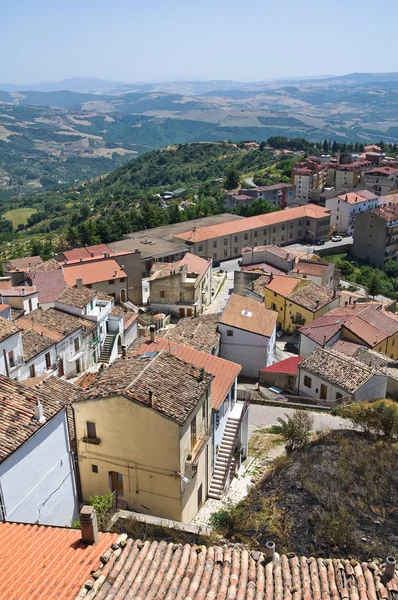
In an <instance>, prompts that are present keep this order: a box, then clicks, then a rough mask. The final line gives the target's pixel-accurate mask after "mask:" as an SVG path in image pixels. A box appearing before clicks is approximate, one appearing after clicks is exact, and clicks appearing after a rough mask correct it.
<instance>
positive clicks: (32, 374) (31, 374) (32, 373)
mask: <svg viewBox="0 0 398 600" xmlns="http://www.w3.org/2000/svg"><path fill="white" fill-rule="evenodd" d="M29 377H36V369H35V365H30V367H29Z"/></svg>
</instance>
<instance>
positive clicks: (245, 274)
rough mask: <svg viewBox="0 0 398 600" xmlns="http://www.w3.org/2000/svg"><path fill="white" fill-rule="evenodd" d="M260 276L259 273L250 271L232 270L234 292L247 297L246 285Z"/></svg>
mask: <svg viewBox="0 0 398 600" xmlns="http://www.w3.org/2000/svg"><path fill="white" fill-rule="evenodd" d="M260 276H261V273H252V272H250V271H234V294H239V296H248V297H249V294H247V286H248V285H249V284H250V283H251V282H252V281H255V280H256V279H258V278H259V277H260Z"/></svg>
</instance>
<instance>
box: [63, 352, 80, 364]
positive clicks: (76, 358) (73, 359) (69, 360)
mask: <svg viewBox="0 0 398 600" xmlns="http://www.w3.org/2000/svg"><path fill="white" fill-rule="evenodd" d="M83 355H84V352H77V353H76V354H74V355H73V356H71V358H68V360H67V362H68V363H72V362H76V361H77V360H79V358H81V357H82V356H83Z"/></svg>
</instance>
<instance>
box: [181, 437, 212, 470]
mask: <svg viewBox="0 0 398 600" xmlns="http://www.w3.org/2000/svg"><path fill="white" fill-rule="evenodd" d="M210 436H211V429H210V428H209V429H208V430H207V431H206V432H205V433H204V434H203V435H201V436H200V437H198V439H197V441H196V444H195V446H194V448H193V450H192V451H191V452H190V453H189V454H188V456H187V459H186V461H185V462H186V463H187V464H188V465H192V466H195V465H196V464H197V463H198V460H199V457H200V455H201V454H202V451H203V449H204V448H205V447H206V444H207V442H208V441H209V439H210Z"/></svg>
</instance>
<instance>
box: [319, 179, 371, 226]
mask: <svg viewBox="0 0 398 600" xmlns="http://www.w3.org/2000/svg"><path fill="white" fill-rule="evenodd" d="M378 205H379V197H378V196H377V195H376V194H374V193H373V192H369V191H368V190H359V191H358V192H348V193H347V194H341V195H340V196H336V197H335V198H328V199H326V202H325V206H326V208H328V209H330V211H331V219H330V222H331V225H332V226H333V227H335V228H336V231H337V232H338V233H341V234H344V235H352V234H353V233H354V226H355V217H356V216H357V215H358V214H359V213H362V212H366V211H368V210H372V209H373V208H377V207H378Z"/></svg>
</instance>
